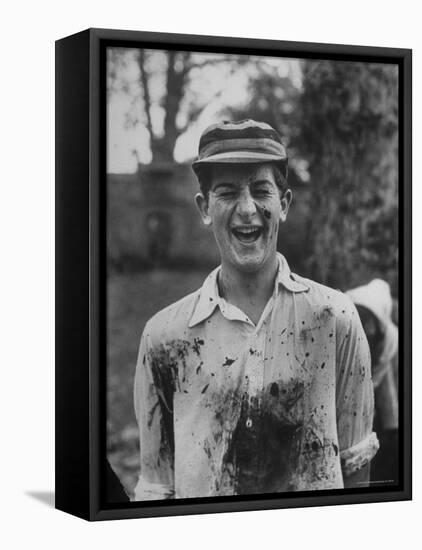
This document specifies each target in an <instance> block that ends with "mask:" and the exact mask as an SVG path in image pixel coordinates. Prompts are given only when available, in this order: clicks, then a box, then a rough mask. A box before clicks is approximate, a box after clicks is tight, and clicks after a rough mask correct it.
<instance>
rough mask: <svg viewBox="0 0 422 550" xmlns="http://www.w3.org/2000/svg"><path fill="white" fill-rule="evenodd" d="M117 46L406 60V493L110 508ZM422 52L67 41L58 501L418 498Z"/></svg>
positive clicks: (274, 503) (72, 505)
mask: <svg viewBox="0 0 422 550" xmlns="http://www.w3.org/2000/svg"><path fill="white" fill-rule="evenodd" d="M110 45H121V46H126V47H146V48H162V49H167V50H169V49H178V50H195V51H203V52H222V51H224V52H227V53H242V54H249V55H252V54H253V55H257V54H259V55H272V56H286V57H289V56H291V57H300V58H311V59H319V58H324V59H332V60H353V61H373V62H378V63H383V62H385V63H395V64H397V65H398V69H399V115H400V116H399V126H400V128H399V130H400V135H399V230H400V234H399V242H400V248H399V295H400V299H399V320H400V322H399V341H400V347H399V355H400V365H401V367H402V368H401V369H400V373H401V374H400V376H401V379H400V396H399V397H400V399H399V402H400V419H401V430H400V441H399V444H400V472H401V480H400V483H399V485H398V486H397V488H396V489H391V487H390V488H389V487H371V488H365V489H350V490H341V491H318V492H317V493H314V494H311V493H297V494H294V495H293V494H289V495H286V496H283V495H282V494H277V495H258V496H255V497H233V498H231V497H230V498H228V497H226V498H221V499H220V498H218V499H217V498H197V499H189V500H172V501H155V502H126V503H120V504H113V505H110V504H107V503H106V502H105V498H104V486H105V476H106V471H105V460H104V457H105V391H106V386H105V385H106V380H105V374H104V369H105V365H106V346H105V338H106V326H105V322H106V321H105V320H106V317H105V308H106V301H105V291H106V280H105V279H106V248H105V247H106V242H105V239H106V225H105V224H106V193H105V189H106V181H105V177H106V172H105V161H106V141H105V133H106V132H105V130H106V128H105V107H106V93H105V78H106V75H105V70H106V69H105V67H106V65H105V49H106V47H107V46H110ZM411 93H412V52H411V50H408V49H395V48H380V47H367V46H350V45H334V44H313V43H303V42H285V41H275V40H252V39H242V38H228V37H211V36H194V35H182V34H164V33H149V32H137V31H121V30H106V29H88V30H85V31H83V32H81V33H78V34H75V35H73V36H69V37H67V38H64V39H62V40H58V41H57V42H56V508H58V509H59V510H62V511H65V512H68V513H70V514H74V515H76V516H79V517H81V518H84V519H87V520H107V519H123V518H138V517H152V516H171V515H185V514H200V513H211V512H212V513H216V512H228V511H242V510H262V509H273V508H286V507H287V508H292V507H304V506H321V505H334V504H351V503H363V502H383V501H397V500H409V499H411V498H412V472H411V469H412V464H411V454H412V443H411V433H412V414H411V410H412V402H411V328H412V327H411V292H412V290H411V286H412V281H411V223H412V222H411V200H412V199H411V195H412V193H411V177H412V174H411V165H412V118H411V117H412V96H411Z"/></svg>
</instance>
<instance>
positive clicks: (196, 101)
mask: <svg viewBox="0 0 422 550" xmlns="http://www.w3.org/2000/svg"><path fill="white" fill-rule="evenodd" d="M247 62H248V57H247V56H235V55H222V54H199V53H193V52H179V51H163V50H145V49H133V50H128V49H123V48H109V49H108V64H107V66H108V92H109V95H112V94H115V93H123V94H126V95H127V96H128V97H130V98H131V102H130V108H129V109H128V111H127V114H126V123H127V125H128V126H131V125H132V126H134V125H137V124H142V125H143V126H144V127H145V128H146V129H147V131H148V134H149V141H150V149H151V152H152V162H174V156H173V153H174V147H175V144H176V141H177V139H178V137H179V136H180V135H181V134H183V133H184V132H185V131H186V130H187V129H188V127H189V126H190V125H191V124H193V123H194V122H195V121H197V119H198V117H199V116H200V114H201V113H202V112H203V110H204V109H205V108H206V107H207V106H208V105H209V104H210V102H211V101H213V100H215V99H216V98H218V97H219V95H221V94H222V92H223V89H224V86H222V85H221V84H222V83H223V84H224V83H226V82H227V78H229V77H230V76H231V75H232V74H233V73H234V72H235V71H236V70H237V69H238V68H239V67H240V66H242V65H244V64H245V63H247ZM217 68H218V74H217V73H216V69H217ZM217 76H218V78H217ZM207 81H208V82H207ZM198 82H200V85H198Z"/></svg>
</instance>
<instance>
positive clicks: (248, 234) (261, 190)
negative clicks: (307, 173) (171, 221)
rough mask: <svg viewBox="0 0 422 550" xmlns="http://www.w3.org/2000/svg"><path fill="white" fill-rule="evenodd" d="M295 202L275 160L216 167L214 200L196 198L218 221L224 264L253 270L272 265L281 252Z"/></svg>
mask: <svg viewBox="0 0 422 550" xmlns="http://www.w3.org/2000/svg"><path fill="white" fill-rule="evenodd" d="M290 200H291V192H290V190H288V191H286V193H285V194H284V196H283V197H281V195H280V190H279V188H278V187H277V185H276V181H275V178H274V172H273V167H272V166H271V165H270V164H259V165H256V164H243V165H235V164H232V165H230V164H227V165H218V166H215V167H214V169H213V177H212V182H211V188H210V192H209V196H208V198H206V197H204V196H203V195H202V194H201V193H199V194H198V195H197V196H196V202H197V205H198V208H199V210H200V213H201V216H202V219H203V221H204V223H205V224H206V225H212V228H213V231H214V235H215V238H216V241H217V245H218V247H219V250H220V254H221V261H222V264H223V265H230V266H231V267H233V268H235V269H237V270H240V271H247V272H254V271H257V270H259V269H264V268H266V267H267V266H268V265H269V264H270V262H272V261H274V259H275V255H276V252H277V233H278V227H279V224H280V221H281V222H284V221H285V219H286V216H287V211H288V209H289V204H290Z"/></svg>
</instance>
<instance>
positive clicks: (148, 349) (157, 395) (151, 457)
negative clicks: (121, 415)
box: [134, 327, 174, 500]
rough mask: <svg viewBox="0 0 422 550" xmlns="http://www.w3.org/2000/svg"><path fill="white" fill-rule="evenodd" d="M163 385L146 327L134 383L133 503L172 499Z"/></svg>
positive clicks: (170, 445)
mask: <svg viewBox="0 0 422 550" xmlns="http://www.w3.org/2000/svg"><path fill="white" fill-rule="evenodd" d="M162 383H163V381H162V378H161V377H160V376H159V373H158V369H157V365H156V364H154V354H153V349H152V345H151V339H150V336H149V334H148V331H147V327H146V328H145V330H144V333H143V335H142V338H141V343H140V347H139V354H138V361H137V365H136V373H135V383H134V406H135V415H136V419H137V422H138V426H139V445H140V476H139V480H138V483H137V485H136V487H135V491H134V493H135V496H134V500H161V499H166V498H172V497H173V496H174V443H173V442H172V437H174V436H173V431H172V427H171V426H172V423H173V411H172V404H171V403H169V402H168V401H169V400H168V397H167V399H166V388H163V387H162Z"/></svg>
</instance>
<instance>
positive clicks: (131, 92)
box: [107, 48, 301, 173]
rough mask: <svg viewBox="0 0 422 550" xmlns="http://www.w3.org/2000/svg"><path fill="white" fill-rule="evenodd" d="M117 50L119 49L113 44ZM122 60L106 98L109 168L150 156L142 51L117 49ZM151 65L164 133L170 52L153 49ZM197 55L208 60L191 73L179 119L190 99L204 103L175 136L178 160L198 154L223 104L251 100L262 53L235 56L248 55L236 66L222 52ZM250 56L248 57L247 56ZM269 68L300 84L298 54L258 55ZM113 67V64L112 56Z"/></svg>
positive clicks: (156, 124)
mask: <svg viewBox="0 0 422 550" xmlns="http://www.w3.org/2000/svg"><path fill="white" fill-rule="evenodd" d="M114 51H116V50H114ZM118 53H119V54H120V58H119V59H120V60H123V63H122V62H121V63H119V64H118V65H116V64H113V68H114V71H115V74H114V79H113V82H112V83H111V81H110V79H109V85H108V101H107V171H108V172H109V173H134V172H135V171H136V170H137V166H138V162H141V163H149V162H151V151H150V148H149V133H148V131H147V129H146V126H145V123H144V118H145V115H144V111H143V101H142V97H143V88H142V85H141V84H140V70H139V65H138V63H137V56H138V55H139V51H137V50H135V49H131V50H129V49H122V48H119V49H118ZM145 53H148V57H147V59H148V60H149V61H148V64H147V70H148V74H149V81H148V82H149V86H148V87H149V93H150V96H151V103H152V108H151V120H152V126H153V128H154V131H155V132H157V133H160V132H161V131H162V127H163V117H164V110H163V108H162V107H161V105H160V100H161V99H162V96H163V92H164V90H165V76H164V75H165V68H166V56H165V55H164V54H163V52H162V51H160V50H156V51H154V52H152V51H151V50H149V51H148V52H147V51H146V52H145ZM193 56H194V58H193V59H194V61H195V63H198V64H203V63H204V62H206V61H215V60H216V59H217V58H220V59H219V61H220V63H210V64H209V65H207V66H205V67H203V68H201V69H193V71H192V72H191V79H190V83H189V86H188V88H187V90H186V94H185V98H184V100H183V101H182V104H181V108H180V111H179V115H178V121H180V123H181V124H183V123H184V122H185V119H186V113H187V110H188V108H189V106H190V105H192V104H199V105H201V106H202V107H203V109H202V111H201V114H200V115H199V117H198V118H197V120H196V122H195V123H193V124H191V125H190V126H188V128H187V130H186V131H185V132H184V133H183V134H181V135H180V136H179V138H178V140H177V142H176V147H175V151H174V157H175V160H176V161H177V162H185V161H188V160H191V159H192V158H194V157H195V156H196V154H197V145H198V142H199V137H200V135H201V133H202V132H203V130H204V129H205V128H206V127H207V126H208V125H210V124H213V123H214V122H217V121H218V120H219V119H221V118H222V115H221V111H222V110H223V109H224V108H225V107H240V106H242V105H245V104H247V102H248V100H249V98H250V94H249V92H248V82H249V79H250V77H251V76H254V75H255V76H256V74H257V65H256V62H255V61H257V60H258V58H256V57H255V58H252V57H248V56H237V58H238V59H239V60H241V59H242V60H243V61H246V63H245V64H244V65H242V66H241V67H240V68H239V69H237V70H235V71H233V70H232V68H231V65H230V64H228V63H224V62H221V57H222V54H199V53H194V54H193ZM245 58H247V59H245ZM259 61H260V62H261V63H262V62H264V63H265V66H266V67H267V68H268V70H276V71H278V74H279V75H280V76H287V75H289V76H290V78H291V79H292V80H293V82H294V84H295V85H296V86H297V87H300V86H301V70H300V64H299V60H297V59H284V58H269V57H267V58H263V57H261V58H259ZM108 63H109V66H108V68H109V70H110V68H111V67H112V65H111V61H110V58H109V62H108Z"/></svg>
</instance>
